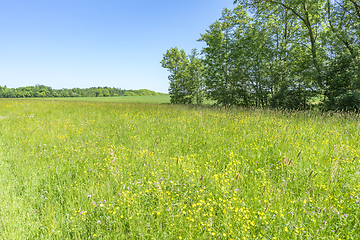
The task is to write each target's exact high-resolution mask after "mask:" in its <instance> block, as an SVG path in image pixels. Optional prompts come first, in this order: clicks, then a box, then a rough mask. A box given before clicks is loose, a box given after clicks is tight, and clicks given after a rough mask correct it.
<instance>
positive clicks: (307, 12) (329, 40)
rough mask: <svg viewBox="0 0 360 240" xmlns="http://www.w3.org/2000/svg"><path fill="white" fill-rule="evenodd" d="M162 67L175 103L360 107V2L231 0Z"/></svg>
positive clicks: (169, 53)
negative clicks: (194, 44)
mask: <svg viewBox="0 0 360 240" xmlns="http://www.w3.org/2000/svg"><path fill="white" fill-rule="evenodd" d="M234 4H235V6H234V9H232V10H229V9H224V10H223V12H222V17H221V18H220V19H218V20H217V21H215V22H214V23H213V24H211V25H210V26H209V28H208V29H207V30H206V32H205V33H203V34H201V37H200V39H198V41H202V42H204V43H205V44H206V46H205V47H204V48H203V49H202V50H201V52H200V53H197V51H196V50H193V51H192V53H191V54H190V55H187V54H186V53H185V51H184V50H179V49H178V48H176V47H174V48H171V49H169V50H167V52H166V53H165V54H164V56H163V59H162V61H161V64H162V66H163V67H164V68H167V69H168V70H169V72H170V75H169V81H170V88H169V93H170V97H171V102H173V103H201V102H202V99H203V98H207V99H211V100H214V101H216V103H217V104H219V105H223V106H231V105H240V106H245V107H249V106H256V107H275V108H290V109H309V108H310V107H311V106H314V105H315V104H316V105H317V106H319V107H320V108H322V109H324V110H359V109H360V57H359V56H360V55H359V53H360V50H359V49H360V48H359V46H360V2H359V0H296V1H294V0H236V1H235V2H234Z"/></svg>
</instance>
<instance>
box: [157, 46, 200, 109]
mask: <svg viewBox="0 0 360 240" xmlns="http://www.w3.org/2000/svg"><path fill="white" fill-rule="evenodd" d="M197 55H198V53H197V51H196V49H193V50H192V53H191V54H190V55H187V54H186V53H185V51H184V50H180V51H179V50H178V48H177V47H175V48H171V49H169V50H167V51H166V53H165V54H164V56H163V59H162V60H161V62H160V63H161V66H162V67H164V68H167V69H168V71H169V72H170V75H169V76H168V79H169V81H170V87H169V94H170V101H171V103H183V104H193V103H196V104H201V103H202V102H203V95H204V94H203V74H202V72H203V65H202V61H201V59H199V58H198V57H197Z"/></svg>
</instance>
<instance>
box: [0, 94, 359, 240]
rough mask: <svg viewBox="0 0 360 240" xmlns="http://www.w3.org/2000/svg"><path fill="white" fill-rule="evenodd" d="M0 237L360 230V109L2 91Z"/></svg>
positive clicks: (326, 235) (324, 234) (355, 234)
mask: <svg viewBox="0 0 360 240" xmlns="http://www.w3.org/2000/svg"><path fill="white" fill-rule="evenodd" d="M0 116H1V117H0V133H1V140H0V144H1V145H0V146H1V152H0V157H1V159H0V173H1V175H0V183H1V186H2V187H1V190H0V191H1V192H0V201H1V203H2V208H0V239H89V238H90V239H98V238H99V239H139V238H140V239H160V238H161V239H275V238H276V239H287V238H289V239H313V238H320V239H339V238H341V239H359V238H360V227H359V216H360V207H359V205H360V204H359V197H360V191H359V188H360V162H359V160H360V158H359V156H360V154H359V149H360V148H359V130H360V124H359V118H358V116H356V115H341V114H335V115H333V116H327V115H320V114H314V115H311V114H309V113H299V112H293V113H289V112H274V111H265V110H252V111H249V110H242V109H232V110H222V109H212V108H204V107H186V106H176V105H167V104H163V105H156V104H152V105H149V104H140V103H105V102H64V101H42V100H0Z"/></svg>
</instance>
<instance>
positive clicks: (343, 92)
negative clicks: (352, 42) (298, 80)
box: [319, 54, 360, 111]
mask: <svg viewBox="0 0 360 240" xmlns="http://www.w3.org/2000/svg"><path fill="white" fill-rule="evenodd" d="M319 78H320V80H319V81H321V82H322V84H323V85H324V88H325V94H324V95H325V97H326V98H325V108H326V109H328V110H350V111H353V110H359V109H360V58H359V57H358V56H355V55H350V54H344V55H341V56H339V57H337V58H335V59H334V60H333V62H332V63H331V64H330V65H329V66H328V68H327V69H326V71H325V73H324V75H322V76H320V77H319Z"/></svg>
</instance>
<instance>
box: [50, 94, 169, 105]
mask: <svg viewBox="0 0 360 240" xmlns="http://www.w3.org/2000/svg"><path fill="white" fill-rule="evenodd" d="M45 100H62V101H80V102H124V103H126V102H130V103H137V102H138V103H156V104H157V103H170V96H169V95H161V96H120V97H62V98H45Z"/></svg>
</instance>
